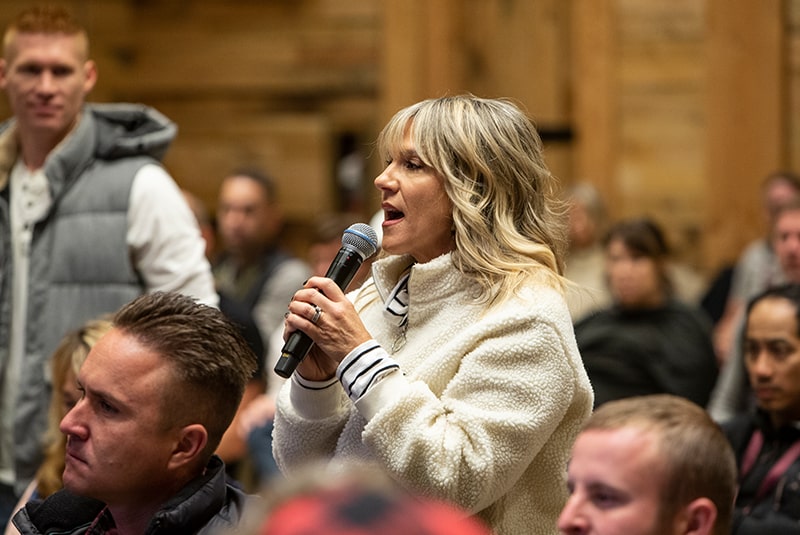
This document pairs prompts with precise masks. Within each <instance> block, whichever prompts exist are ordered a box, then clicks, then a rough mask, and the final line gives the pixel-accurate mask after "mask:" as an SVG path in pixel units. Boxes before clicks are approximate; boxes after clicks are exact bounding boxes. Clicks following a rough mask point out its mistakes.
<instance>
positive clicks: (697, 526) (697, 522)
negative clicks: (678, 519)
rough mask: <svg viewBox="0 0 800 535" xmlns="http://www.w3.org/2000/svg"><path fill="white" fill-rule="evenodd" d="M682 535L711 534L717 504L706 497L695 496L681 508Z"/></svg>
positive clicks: (715, 518) (715, 517)
mask: <svg viewBox="0 0 800 535" xmlns="http://www.w3.org/2000/svg"><path fill="white" fill-rule="evenodd" d="M682 516H683V520H684V525H683V530H682V531H681V532H680V533H681V534H682V535H711V534H712V533H714V523H715V522H716V520H717V506H716V505H714V502H712V501H711V500H709V499H708V498H696V499H695V500H692V501H691V502H689V504H688V505H686V506H685V507H684V508H683V514H682Z"/></svg>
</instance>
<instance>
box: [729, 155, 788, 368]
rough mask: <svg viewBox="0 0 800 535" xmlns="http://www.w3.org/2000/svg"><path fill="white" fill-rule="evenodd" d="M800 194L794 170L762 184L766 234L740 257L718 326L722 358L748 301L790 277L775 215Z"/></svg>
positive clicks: (772, 176) (733, 341) (733, 342)
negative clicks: (777, 244)
mask: <svg viewBox="0 0 800 535" xmlns="http://www.w3.org/2000/svg"><path fill="white" fill-rule="evenodd" d="M798 198H800V176H798V175H796V174H795V173H792V172H790V171H776V172H774V173H771V174H770V175H768V176H767V177H766V178H765V179H764V181H763V182H762V184H761V208H762V217H763V221H764V230H765V233H764V236H763V237H761V238H758V239H756V240H754V241H752V242H751V243H750V244H749V245H748V246H747V247H746V248H745V250H744V252H743V253H742V254H741V256H740V257H739V259H738V261H737V262H736V265H735V266H734V270H733V280H732V281H731V288H730V293H729V295H728V297H727V299H726V304H725V309H724V312H723V315H722V318H720V320H719V322H718V324H717V326H716V328H715V329H714V346H715V349H716V351H717V357H718V358H719V359H720V362H724V361H726V360H727V359H728V358H729V356H730V355H731V352H732V351H733V350H734V349H733V348H734V347H736V340H737V334H739V333H740V332H741V322H742V315H743V311H744V307H745V304H746V303H747V302H748V301H749V300H750V299H751V298H752V297H753V296H755V295H757V294H758V293H760V292H762V291H764V290H765V289H766V288H768V287H770V286H774V285H776V284H780V283H782V282H784V281H785V280H786V278H785V276H784V273H783V271H782V270H781V267H780V262H779V261H778V257H777V255H776V254H775V249H774V247H773V240H772V232H773V227H774V225H775V218H776V216H777V215H778V213H779V212H780V209H781V207H782V206H783V205H785V204H787V203H792V202H794V201H796V200H797V199H798Z"/></svg>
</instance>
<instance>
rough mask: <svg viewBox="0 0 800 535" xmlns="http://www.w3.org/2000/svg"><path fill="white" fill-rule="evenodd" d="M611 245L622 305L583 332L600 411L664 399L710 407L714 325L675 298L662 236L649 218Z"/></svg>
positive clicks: (590, 321) (623, 228)
mask: <svg viewBox="0 0 800 535" xmlns="http://www.w3.org/2000/svg"><path fill="white" fill-rule="evenodd" d="M604 245H605V252H606V275H607V278H608V284H609V288H610V289H611V295H612V297H613V299H614V304H613V305H612V306H611V307H609V308H606V309H604V310H600V311H598V312H595V313H594V314H592V315H590V316H588V317H586V318H584V319H583V320H581V321H579V322H578V323H577V324H576V325H575V337H576V338H577V341H578V347H579V349H580V353H581V357H582V358H583V363H584V366H585V367H586V372H587V373H588V374H589V379H590V381H591V382H592V386H593V387H594V393H595V407H597V406H600V405H602V404H603V403H605V402H606V401H610V400H612V399H619V398H624V397H629V396H638V395H645V394H658V393H666V394H675V395H679V396H683V397H685V398H688V399H690V400H691V401H694V402H695V403H697V404H699V405H702V406H705V404H706V403H707V402H708V399H709V396H710V394H711V389H712V388H713V386H714V382H715V381H716V378H717V363H716V359H715V357H714V347H713V345H712V342H711V322H710V320H709V319H708V318H707V317H706V316H705V315H704V313H703V312H702V311H701V310H700V309H699V308H698V307H692V306H691V305H688V304H686V303H684V302H682V301H679V300H677V299H676V298H674V297H673V294H672V287H671V281H670V279H669V277H668V275H667V269H666V266H667V264H668V260H669V250H668V247H667V243H666V241H665V239H664V235H663V234H662V232H661V229H660V228H659V227H658V226H657V225H656V224H655V223H654V222H653V221H651V220H649V219H646V218H642V219H630V220H625V221H620V222H618V223H616V224H615V225H614V226H612V228H611V229H610V230H609V232H608V234H607V236H606V238H605V240H604Z"/></svg>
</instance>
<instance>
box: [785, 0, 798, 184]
mask: <svg viewBox="0 0 800 535" xmlns="http://www.w3.org/2000/svg"><path fill="white" fill-rule="evenodd" d="M786 21H787V23H786V25H785V26H786V32H787V35H786V55H787V58H786V73H785V79H786V87H787V92H788V98H787V102H786V106H787V112H786V117H787V125H786V129H787V136H788V141H787V144H786V148H787V151H788V154H787V156H786V159H787V166H788V167H789V168H790V169H793V170H794V171H795V172H800V0H787V2H786Z"/></svg>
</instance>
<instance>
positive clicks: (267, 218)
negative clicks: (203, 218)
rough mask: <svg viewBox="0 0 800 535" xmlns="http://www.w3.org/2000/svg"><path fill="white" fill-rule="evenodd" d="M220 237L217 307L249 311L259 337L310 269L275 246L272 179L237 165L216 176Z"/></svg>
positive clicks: (277, 212) (278, 216)
mask: <svg viewBox="0 0 800 535" xmlns="http://www.w3.org/2000/svg"><path fill="white" fill-rule="evenodd" d="M217 226H218V227H219V234H220V238H221V243H220V247H221V251H220V258H219V260H218V261H217V262H216V263H215V264H214V276H215V279H216V282H217V291H218V292H219V294H220V308H221V309H222V311H223V312H225V313H226V314H227V315H228V316H229V317H236V318H238V317H247V316H250V317H252V318H253V321H255V323H256V325H257V326H258V330H259V333H260V335H261V339H262V340H268V339H269V337H270V335H271V334H272V332H273V331H274V330H275V329H277V328H278V327H279V326H281V325H282V324H283V314H284V312H286V303H288V302H289V301H291V299H292V295H293V294H294V291H295V290H296V289H297V288H300V287H301V286H302V285H303V283H304V282H305V281H306V280H307V279H308V278H309V277H310V276H311V270H310V269H309V268H308V266H307V265H306V264H305V263H304V262H302V261H301V260H299V259H297V258H294V257H293V256H292V255H290V254H289V253H288V252H286V251H284V250H283V249H282V248H281V247H280V245H279V235H280V232H281V229H282V227H283V215H282V212H281V209H280V206H279V203H278V199H277V190H276V187H275V184H274V182H273V181H272V179H271V178H270V177H269V176H267V175H266V174H265V173H264V172H263V171H261V170H259V169H242V170H239V171H237V172H234V173H233V174H231V175H230V176H228V177H226V178H225V179H224V180H223V181H222V185H221V186H220V190H219V201H218V203H217Z"/></svg>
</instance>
